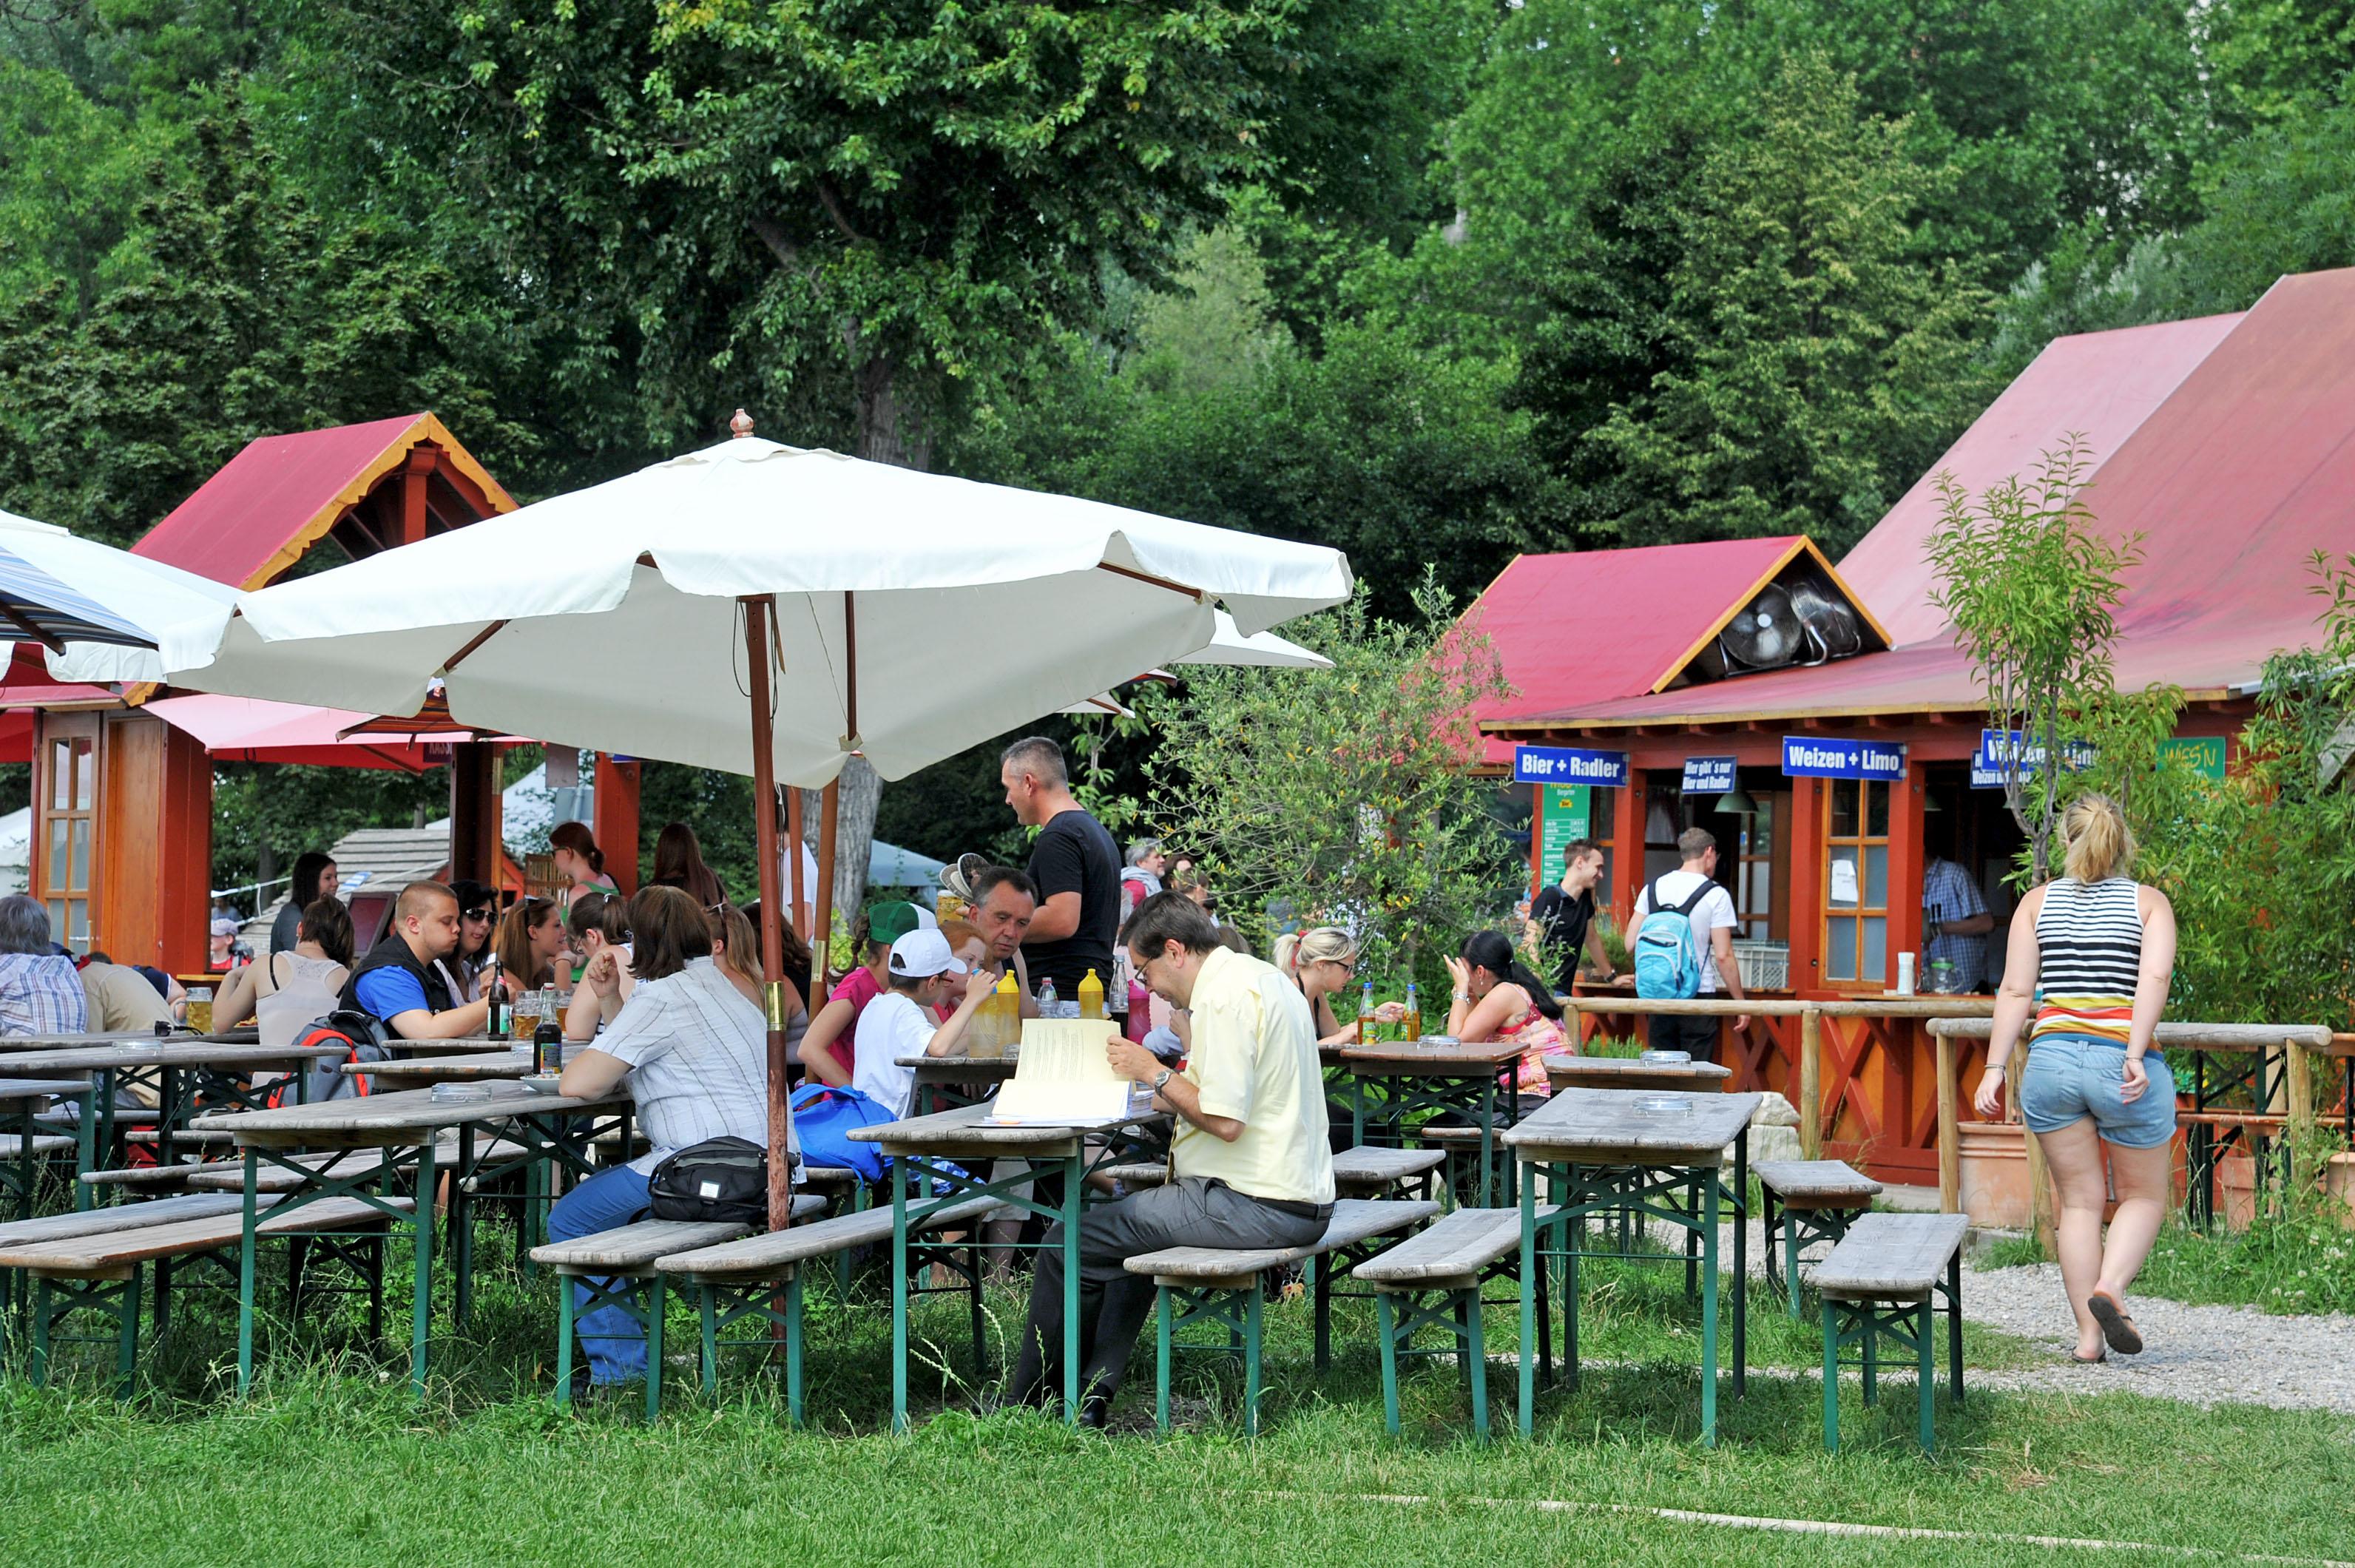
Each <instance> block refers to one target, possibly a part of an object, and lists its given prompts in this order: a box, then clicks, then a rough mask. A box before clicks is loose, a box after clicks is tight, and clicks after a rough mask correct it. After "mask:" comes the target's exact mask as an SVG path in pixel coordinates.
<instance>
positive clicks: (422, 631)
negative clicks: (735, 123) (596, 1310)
mask: <svg viewBox="0 0 2355 1568" xmlns="http://www.w3.org/2000/svg"><path fill="white" fill-rule="evenodd" d="M1349 588H1350V577H1349V569H1348V561H1347V560H1345V559H1344V558H1343V557H1342V556H1341V555H1340V553H1339V552H1338V551H1336V550H1332V549H1325V548H1322V547H1318V546H1311V545H1302V544H1295V543H1291V542H1288V541H1285V540H1281V539H1265V538H1262V537H1260V536H1257V535H1252V534H1244V533H1238V532H1234V531H1231V530H1228V529H1222V528H1207V527H1204V526H1202V525H1200V524H1196V523H1186V522H1178V521H1175V520H1172V519H1170V518H1167V517H1154V516H1152V515H1150V514H1148V513H1144V512H1136V511H1131V510H1129V509H1127V508H1125V507H1111V506H1106V505H1103V503H1100V502H1094V501H1084V500H1080V499H1076V498H1073V497H1070V496H1050V495H1041V494H1037V493H1033V492H1030V491H1025V490H1015V489H1009V488H1007V487H1005V486H1001V485H982V484H977V483H975V482H973V481H971V480H964V479H956V478H952V477H949V476H946V475H932V474H920V473H916V472H914V471H912V470H909V469H903V468H894V467H890V466H888V465H885V464H874V463H866V462H861V461H858V460H857V459H852V458H847V457H842V456H839V455H837V454H836V453H828V452H808V451H802V450H798V449H795V448H793V447H787V446H781V445H778V444H777V443H773V442H767V441H761V440H757V439H752V438H743V439H739V440H735V441H731V442H728V443H722V444H720V445H719V446H715V447H712V448H709V449H708V450H706V451H703V452H698V453H689V454H687V455H686V456H682V457H678V458H674V459H672V460H671V461H669V462H666V463H662V464H655V465H654V466H653V467H650V468H645V469H642V470H640V471H639V472H637V473H635V474H632V475H626V476H624V477H623V478H620V479H616V480H613V481H611V482H610V483H607V484H604V485H595V486H592V487H591V488H589V489H586V490H581V491H576V492H574V493H572V494H570V495H565V496H556V497H554V498H552V499H550V500H547V501H542V502H539V503H538V504H537V505H534V506H530V507H524V508H522V509H521V510H519V511H516V512H511V513H508V514H507V515H506V516H504V517H490V518H485V520H483V521H481V522H479V523H475V524H473V525H471V526H469V527H467V528H461V529H457V530H454V531H453V532H450V533H446V534H442V535H437V536H435V537H433V538H432V539H425V540H422V541H421V542H418V543H414V544H409V545H404V546H401V547H400V548H399V549H391V550H387V551H385V552H384V553H382V554H380V555H376V556H371V557H369V558H368V559H367V560H361V561H358V562H356V563H354V564H352V565H350V566H346V567H340V568H337V569H336V570H335V571H327V572H322V573H320V574H319V575H317V576H314V577H308V578H302V579H297V580H295V581H288V582H282V583H279V584H277V585H275V586H273V587H270V588H266V589H262V590H261V591H259V592H253V593H249V594H246V595H244V596H242V598H241V599H240V603H239V613H238V617H237V618H236V619H235V620H233V621H231V622H230V623H229V625H228V627H227V630H226V632H225V634H224V635H222V636H221V637H220V639H219V646H218V651H217V652H214V653H210V654H209V655H208V656H205V657H202V658H196V659H185V660H183V661H181V662H180V663H179V664H177V665H176V667H175V668H174V669H173V671H172V679H173V681H174V683H175V684H176V685H182V686H186V687H191V688H197V689H203V690H211V691H219V692H226V693H229V694H232V695H237V696H244V697H263V698H271V699H277V700H281V701H288V702H304V703H321V704H334V705H336V706H342V707H351V708H361V709H369V710H372V711H375V712H378V713H385V714H408V713H413V712H415V711H417V709H419V707H420V706H421V704H422V703H423V701H424V699H425V694H426V688H427V686H428V683H429V682H430V681H432V679H433V678H435V677H437V676H441V677H446V685H447V692H448V699H449V705H450V712H451V714H452V716H453V718H455V719H458V720H461V721H463V722H466V723H470V724H475V725H479V726H482V727H485V728H487V729H494V730H499V731H513V732H515V733H517V734H527V735H535V736H538V737H539V738H541V739H543V740H547V741H553V742H556V743H559V744H563V745H574V746H583V747H590V748H593V749H596V750H599V751H607V752H623V753H627V754H630V755H634V756H646V757H655V758H660V759H663V760H666V761H670V762H678V763H690V764H693V765H696V766H699V767H709V768H720V769H725V770H728V771H730V772H735V773H743V772H747V771H749V764H750V759H751V722H750V719H749V706H748V697H747V694H748V691H749V690H750V689H751V684H752V683H751V679H750V674H751V672H750V671H749V670H748V667H747V656H746V651H745V649H746V641H745V633H744V625H745V623H744V619H743V617H744V613H745V611H744V608H743V605H742V604H741V601H742V600H744V599H745V598H747V597H751V596H761V597H766V598H770V599H771V600H773V603H774V606H775V609H774V613H773V616H771V617H770V620H771V632H770V636H769V639H768V648H769V654H770V660H769V662H770V664H771V666H772V668H773V672H774V675H773V680H774V685H773V690H774V692H775V699H774V702H773V709H774V725H773V730H774V739H773V746H772V755H773V760H774V766H775V769H776V775H777V778H778V780H779V782H780V783H785V784H799V785H805V786H811V785H816V784H823V783H825V782H826V780H828V779H831V778H832V777H833V776H834V775H835V773H837V771H838V770H839V769H840V767H841V765H842V763H843V762H844V760H845V759H846V758H847V756H848V755H849V754H850V753H851V752H863V753H864V754H865V755H866V757H867V758H868V761H869V762H870V763H873V765H874V767H875V768H876V770H877V772H878V773H881V774H882V775H883V776H884V777H886V778H897V777H900V776H903V775H905V774H907V773H911V772H913V771H914V770H916V769H917V768H920V767H922V766H923V765H925V764H926V763H931V762H933V761H936V760H938V759H939V758H942V757H944V756H948V755H951V754H953V753H954V752H958V751H961V750H963V749H964V748H965V747H966V746H970V745H973V744H975V743H976V742H978V741H984V740H986V739H988V738H989V737H991V736H993V735H996V734H1000V733H1003V732H1004V731H1007V730H1008V729H1011V728H1014V727H1017V726H1018V725H1021V724H1024V723H1027V722H1028V721H1029V720H1033V719H1035V718H1037V717H1038V716H1039V715H1040V714H1043V713H1051V712H1054V711H1057V710H1059V709H1063V708H1065V707H1067V706H1068V705H1070V704H1071V703H1074V702H1078V701H1081V700H1082V699H1086V698H1089V697H1090V696H1092V695H1093V694H1095V693H1098V692H1102V691H1104V690H1106V689H1108V688H1111V687H1113V686H1114V685H1116V684H1119V683H1121V682H1124V681H1126V680H1129V679H1132V678H1134V677H1135V675H1136V674H1137V672H1138V671H1139V670H1141V669H1145V668H1148V667H1151V666H1153V665H1155V664H1158V663H1162V662H1166V661H1168V660H1172V659H1176V658H1179V657H1182V656H1185V655H1186V654H1188V652H1191V651H1195V650H1201V649H1206V648H1208V647H1209V645H1211V644H1212V643H1213V642H1214V641H1215V640H1216V639H1217V636H1218V634H1219V632H1220V624H1219V618H1218V616H1217V613H1216V612H1215V608H1214V604H1215V603H1223V604H1224V605H1225V606H1226V608H1227V609H1228V610H1229V611H1230V612H1231V614H1232V617H1233V621H1234V626H1235V630H1234V633H1233V635H1234V636H1235V637H1236V638H1237V639H1238V640H1248V639H1250V638H1252V637H1254V636H1256V635H1258V634H1260V633H1262V632H1264V631H1265V630H1266V628H1267V627H1269V626H1271V625H1273V624H1276V623H1278V622H1281V621H1283V620H1285V619H1287V618H1289V617H1291V616H1294V615H1297V614H1301V613H1306V612H1309V611H1313V610H1317V609H1322V608H1325V607H1327V606H1328V605H1331V604H1334V603H1339V602H1340V601H1341V600H1342V599H1344V598H1346V597H1347V596H1348V592H1349ZM1277 641H1281V639H1277ZM854 673H855V680H854Z"/></svg>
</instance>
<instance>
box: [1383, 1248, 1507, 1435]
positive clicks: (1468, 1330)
mask: <svg viewBox="0 0 2355 1568" xmlns="http://www.w3.org/2000/svg"><path fill="white" fill-rule="evenodd" d="M1461 1299H1462V1301H1463V1303H1464V1323H1465V1328H1464V1338H1465V1341H1466V1344H1467V1350H1466V1353H1467V1355H1468V1356H1469V1358H1470V1359H1469V1360H1468V1362H1467V1365H1468V1366H1469V1367H1470V1368H1471V1372H1472V1435H1473V1439H1474V1441H1476V1442H1479V1443H1483V1444H1485V1443H1487V1441H1488V1356H1487V1350H1486V1349H1484V1348H1483V1346H1482V1343H1481V1339H1480V1288H1479V1286H1477V1285H1475V1286H1473V1287H1472V1288H1471V1289H1470V1290H1467V1291H1465V1292H1464V1294H1463V1296H1462V1297H1461ZM1392 1430H1393V1431H1395V1430H1396V1428H1392Z"/></svg>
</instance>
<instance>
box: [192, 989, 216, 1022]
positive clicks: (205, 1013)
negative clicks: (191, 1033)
mask: <svg viewBox="0 0 2355 1568" xmlns="http://www.w3.org/2000/svg"><path fill="white" fill-rule="evenodd" d="M188 1027H189V1028H190V1029H194V1030H196V1031H197V1033H198V1034H210V1033H212V1032H213V988H212V987H210V986H191V987H188Z"/></svg>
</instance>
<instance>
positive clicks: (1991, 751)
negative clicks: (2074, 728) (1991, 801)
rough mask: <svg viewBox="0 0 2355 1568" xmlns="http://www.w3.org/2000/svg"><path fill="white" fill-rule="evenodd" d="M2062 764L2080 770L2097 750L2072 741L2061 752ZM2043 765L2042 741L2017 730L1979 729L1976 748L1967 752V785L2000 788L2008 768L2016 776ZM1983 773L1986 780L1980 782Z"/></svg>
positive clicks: (2035, 771) (2076, 770)
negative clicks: (1969, 781) (1968, 780)
mask: <svg viewBox="0 0 2355 1568" xmlns="http://www.w3.org/2000/svg"><path fill="white" fill-rule="evenodd" d="M2096 755H2097V753H2096V752H2094V748H2093V746H2092V745H2091V744H2090V743H2089V742H2087V741H2070V742H2068V744H2067V746H2066V747H2064V748H2063V750H2062V757H2063V758H2064V759H2065V761H2064V762H2063V763H2062V765H2063V766H2065V767H2066V768H2067V769H2068V770H2069V771H2070V772H2071V773H2083V772H2084V771H2085V770H2086V769H2087V768H2090V767H2092V766H2093V765H2094V760H2095V757H2096ZM2043 767H2044V742H2043V741H2031V740H2030V739H2028V737H2027V736H2025V735H2023V734H2021V733H2020V732H2019V731H2017V730H1982V731H1979V749H1978V750H1977V752H1973V753H1972V754H1971V787H1972V788H1973V789H2001V788H2002V787H2003V782H2004V774H2005V773H2007V772H2009V773H2013V774H2015V775H2017V776H2019V777H2023V778H2024V777H2026V776H2027V775H2028V774H2030V773H2038V772H2041V770H2042V769H2043ZM1981 775H1985V776H1986V777H1987V781H1988V782H1987V783H1985V784H1981V783H1980V782H1979V779H1980V777H1981Z"/></svg>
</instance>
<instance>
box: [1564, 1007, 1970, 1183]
mask: <svg viewBox="0 0 2355 1568" xmlns="http://www.w3.org/2000/svg"><path fill="white" fill-rule="evenodd" d="M1559 999H1560V1000H1561V1003H1562V1006H1563V1007H1564V1008H1566V1009H1569V1010H1571V1011H1573V1012H1579V1013H1587V1014H1598V1015H1604V1014H1614V1013H1643V1014H1667V1015H1669V1016H1671V1017H1681V1018H1742V1017H1745V1016H1747V1017H1750V1018H1795V1019H1798V1020H1799V1084H1798V1093H1796V1095H1794V1096H1793V1101H1794V1104H1793V1109H1795V1110H1796V1111H1797V1112H1798V1113H1799V1152H1800V1154H1801V1155H1803V1156H1804V1157H1806V1158H1808V1159H1820V1158H1822V1157H1823V1152H1824V1132H1825V1129H1826V1125H1827V1123H1828V1120H1829V1117H1828V1114H1827V1107H1826V1106H1825V1104H1824V1067H1823V1060H1824V1030H1823V1020H1824V1019H1828V1018H1830V1019H1940V1020H1950V1021H1970V1020H1984V1019H1988V1018H1990V1017H1991V1016H1992V1015H1993V1013H1994V1011H1995V998H1994V997H1858V998H1854V999H1848V1000H1817V1001H1807V1000H1802V999H1798V998H1794V997H1751V998H1749V999H1747V1000H1736V999H1735V998H1733V997H1692V998H1689V999H1686V1000H1678V1001H1667V1000H1655V999H1646V998H1644V997H1561V998H1559ZM1954 1160H1955V1155H1954V1152H1953V1140H1952V1139H1951V1138H1950V1137H1948V1136H1946V1135H1945V1128H1944V1125H1943V1124H1941V1131H1940V1136H1939V1149H1938V1175H1939V1187H1940V1189H1941V1190H1942V1191H1943V1190H1945V1189H1946V1187H1947V1185H1948V1183H1947V1179H1946V1173H1947V1168H1948V1166H1949V1165H1950V1164H1953V1163H1954ZM1956 1171H1957V1175H1956V1179H1955V1183H1954V1186H1955V1191H1956V1192H1957V1193H1959V1192H1960V1190H1961V1186H1960V1176H1959V1167H1956ZM1948 1212H1950V1213H1951V1212H1953V1210H1952V1208H1951V1207H1950V1208H1949V1210H1948Z"/></svg>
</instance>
